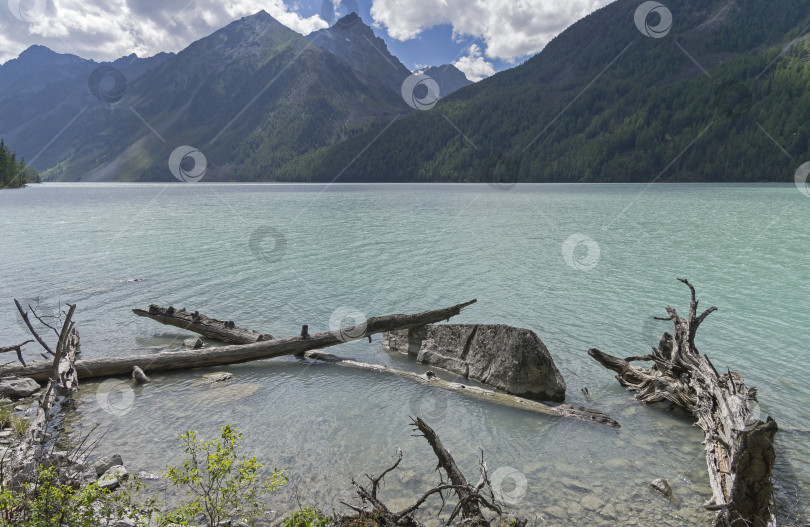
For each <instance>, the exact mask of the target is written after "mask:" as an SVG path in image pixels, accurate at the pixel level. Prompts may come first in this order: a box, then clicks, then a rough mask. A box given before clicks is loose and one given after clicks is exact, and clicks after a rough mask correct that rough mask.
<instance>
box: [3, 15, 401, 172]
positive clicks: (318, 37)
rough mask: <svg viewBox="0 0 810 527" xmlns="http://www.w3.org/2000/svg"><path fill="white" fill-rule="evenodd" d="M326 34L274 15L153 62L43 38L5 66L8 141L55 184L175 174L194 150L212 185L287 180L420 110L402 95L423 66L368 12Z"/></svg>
mask: <svg viewBox="0 0 810 527" xmlns="http://www.w3.org/2000/svg"><path fill="white" fill-rule="evenodd" d="M316 33H317V34H315V35H311V36H310V37H309V38H306V37H304V36H302V35H300V34H298V33H296V32H294V31H292V30H291V29H289V28H287V27H285V26H284V25H282V24H281V23H279V22H278V21H277V20H275V19H274V18H273V17H271V16H270V15H269V14H267V13H266V12H264V11H261V12H259V13H257V14H255V15H252V16H248V17H244V18H242V19H240V20H237V21H234V22H232V23H230V24H228V25H227V26H226V27H224V28H222V29H220V30H218V31H216V32H214V33H213V34H211V35H209V36H207V37H204V38H202V39H200V40H198V41H196V42H194V43H192V44H190V45H189V46H188V47H187V48H185V49H184V50H182V51H180V52H178V53H177V54H160V55H156V56H155V57H150V58H147V59H141V58H138V57H136V56H134V55H130V56H129V57H122V58H121V59H118V60H116V61H114V62H109V63H96V62H94V61H90V60H86V59H82V58H80V57H76V56H73V55H66V54H58V53H55V52H53V51H51V50H49V49H48V48H45V47H42V46H32V47H31V48H29V49H28V50H26V51H24V52H23V53H22V54H21V55H20V56H19V57H18V58H17V59H13V60H10V61H8V62H7V63H5V64H3V65H2V66H0V137H3V138H4V139H5V140H6V142H7V143H8V144H12V145H14V148H15V149H16V150H17V151H18V152H21V153H22V154H23V155H25V157H26V159H31V160H32V164H33V165H34V166H35V167H37V168H39V169H40V170H41V171H42V172H43V177H44V179H51V180H54V179H56V180H67V181H74V180H82V181H106V180H125V181H135V180H137V181H161V180H172V179H173V177H174V176H173V175H172V172H171V171H170V169H169V167H168V165H167V160H168V159H169V158H170V155H171V154H172V152H173V151H174V150H175V149H176V148H177V147H179V146H183V145H191V146H192V147H193V148H194V149H199V151H200V152H201V153H202V154H203V156H204V158H205V165H206V166H205V167H204V170H205V176H204V177H205V179H206V180H207V181H217V180H237V181H264V180H274V179H277V177H278V176H277V174H278V172H279V171H280V170H281V169H282V168H283V167H284V166H285V165H286V164H287V163H289V162H290V161H292V160H294V159H296V158H297V157H298V156H300V155H303V154H305V153H307V152H311V151H314V150H317V149H319V148H322V147H324V146H330V145H334V144H336V143H338V142H340V141H343V140H345V139H347V138H348V137H351V136H352V135H356V134H359V133H362V132H364V131H366V130H369V129H373V128H376V127H377V126H383V125H385V124H386V123H388V122H389V121H391V120H392V119H393V118H394V117H396V116H397V115H402V114H404V113H407V112H410V111H412V109H411V108H410V107H409V106H407V105H406V104H405V102H404V100H403V98H402V96H401V93H400V88H401V85H402V82H403V80H404V79H405V78H406V77H407V76H408V75H410V72H409V71H408V70H407V68H405V66H404V65H402V63H401V62H399V60H398V59H396V57H393V56H392V55H390V53H388V50H387V48H386V46H385V44H384V42H383V41H382V40H381V39H379V38H377V37H376V36H375V35H374V33H373V31H372V30H371V28H370V27H368V26H367V25H365V24H364V23H363V22H362V20H360V18H359V17H357V15H353V16H352V15H349V16H347V17H344V18H343V19H341V20H339V21H338V22H337V23H336V24H335V25H334V26H332V27H330V28H327V29H325V30H321V31H319V32H316ZM347 38H350V39H351V40H352V42H348V41H347V40H346V39H347ZM344 42H347V43H348V44H350V45H347V44H344ZM328 49H332V50H333V51H334V53H332V52H330V51H328ZM66 125H69V126H66ZM65 130H66V131H65Z"/></svg>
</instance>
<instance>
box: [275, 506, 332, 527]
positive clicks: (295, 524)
mask: <svg viewBox="0 0 810 527" xmlns="http://www.w3.org/2000/svg"><path fill="white" fill-rule="evenodd" d="M335 518H336V515H334V514H333V515H332V516H326V515H325V514H324V513H323V512H321V510H320V509H313V508H311V507H301V508H300V509H298V510H297V511H295V512H293V513H292V514H290V515H289V516H287V517H286V518H284V521H282V522H281V527H327V526H328V525H331V524H332V523H333V522H334V521H335Z"/></svg>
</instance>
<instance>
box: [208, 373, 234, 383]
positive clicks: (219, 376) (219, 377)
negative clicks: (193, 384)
mask: <svg viewBox="0 0 810 527" xmlns="http://www.w3.org/2000/svg"><path fill="white" fill-rule="evenodd" d="M202 378H203V379H204V380H205V381H206V382H210V383H212V384H213V383H215V382H223V381H230V380H231V379H233V373H230V372H227V371H218V372H214V373H206V374H205V375H203V376H202Z"/></svg>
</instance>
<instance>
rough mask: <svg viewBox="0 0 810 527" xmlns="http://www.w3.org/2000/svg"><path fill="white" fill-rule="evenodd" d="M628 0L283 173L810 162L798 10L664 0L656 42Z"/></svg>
mask: <svg viewBox="0 0 810 527" xmlns="http://www.w3.org/2000/svg"><path fill="white" fill-rule="evenodd" d="M638 6H639V2H637V1H635V0H619V1H617V2H615V3H613V4H610V5H608V6H606V7H604V8H602V9H600V10H598V11H596V12H595V13H593V14H591V15H589V16H588V17H586V18H584V19H582V20H580V21H579V22H577V23H575V24H574V25H572V26H571V27H570V28H568V29H567V30H566V31H564V32H563V33H562V34H560V35H559V36H558V37H557V38H555V39H554V40H553V41H552V42H550V43H549V44H548V46H547V47H546V48H545V49H544V50H543V51H542V52H541V53H539V54H538V55H536V56H534V57H533V58H531V59H530V60H528V61H527V62H526V63H525V64H522V65H520V66H518V67H516V68H513V69H511V70H507V71H504V72H501V73H498V74H496V75H494V76H492V77H490V78H488V79H485V80H483V81H481V82H479V83H476V84H475V85H473V86H469V87H466V88H464V89H461V90H459V91H457V92H455V93H454V94H452V95H450V96H449V97H447V98H444V99H442V100H441V101H439V103H438V104H437V105H436V106H435V107H434V108H433V109H432V110H430V111H423V112H415V113H413V114H412V115H408V116H405V117H402V118H401V119H399V120H398V121H397V122H396V123H394V124H393V125H391V126H390V127H389V128H388V129H387V130H385V132H384V133H382V134H381V135H379V137H377V134H378V133H379V130H372V131H370V132H368V133H366V134H364V135H361V136H357V137H354V138H351V139H350V140H348V141H346V142H344V143H342V144H339V145H335V146H333V147H330V148H325V149H321V150H319V151H317V152H314V153H311V154H309V155H306V156H303V157H301V158H299V159H297V160H296V161H295V162H294V163H291V164H290V165H289V166H288V167H287V169H286V171H285V172H284V173H283V177H285V178H289V179H293V180H306V181H324V180H331V179H332V178H333V177H334V174H335V173H336V171H337V170H341V169H342V168H343V167H346V166H348V167H349V168H348V169H346V170H345V172H344V174H343V175H342V176H341V179H342V180H352V181H502V182H514V181H577V182H592V181H611V182H642V181H654V180H655V181H788V180H791V179H792V177H793V171H794V170H795V168H796V167H797V166H799V165H800V164H801V163H803V162H804V161H806V160H808V159H810V123H808V121H807V119H806V118H805V116H806V115H808V114H809V113H808V112H810V67H808V60H809V59H810V41H808V39H807V34H806V30H807V26H808V24H810V3H808V2H804V1H802V0H784V1H781V2H779V3H778V6H776V5H774V4H772V3H768V2H761V1H758V0H714V1H701V2H696V1H688V0H671V1H669V2H667V8H668V9H669V10H670V11H671V13H672V15H673V20H674V23H673V25H672V28H671V31H670V32H669V33H668V34H667V35H666V36H664V37H662V38H650V37H648V36H645V35H643V34H642V33H641V31H639V29H637V28H636V26H635V24H634V18H633V17H634V12H635V10H636V8H637V7H638ZM648 23H649V24H650V25H652V26H655V25H656V24H657V21H656V20H655V19H654V16H653V17H652V18H650V19H649V20H648ZM369 145H370V146H369ZM364 148H365V151H363V154H362V155H361V156H360V157H358V158H357V159H356V160H354V161H353V162H352V160H353V159H354V157H355V156H356V155H357V154H358V153H359V152H360V151H362V150H363V149H364Z"/></svg>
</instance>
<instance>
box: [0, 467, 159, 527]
mask: <svg viewBox="0 0 810 527" xmlns="http://www.w3.org/2000/svg"><path fill="white" fill-rule="evenodd" d="M2 476H3V474H2V470H0V526H2V527H103V526H106V525H108V522H109V521H110V520H120V519H122V518H124V517H129V518H132V519H134V520H135V521H136V522H138V524H139V525H147V524H148V522H149V518H150V517H151V514H152V507H151V502H150V503H149V505H147V506H146V507H139V506H135V505H134V504H133V502H132V496H133V495H134V492H137V490H139V489H140V482H138V481H137V478H134V479H133V482H131V483H130V485H129V486H128V487H127V488H126V489H124V490H121V491H118V492H115V493H113V492H111V491H109V490H107V489H103V488H101V487H99V486H98V485H96V484H95V483H92V484H90V485H87V486H84V487H82V486H79V485H77V484H75V483H73V482H71V481H70V480H68V479H66V478H64V477H63V475H62V474H61V473H60V471H59V470H58V469H57V468H54V467H48V468H42V467H38V468H37V472H36V474H35V477H34V478H33V482H32V483H27V484H23V485H22V486H20V487H19V488H11V487H6V486H5V485H4V484H3V483H2V479H3V478H2Z"/></svg>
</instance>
